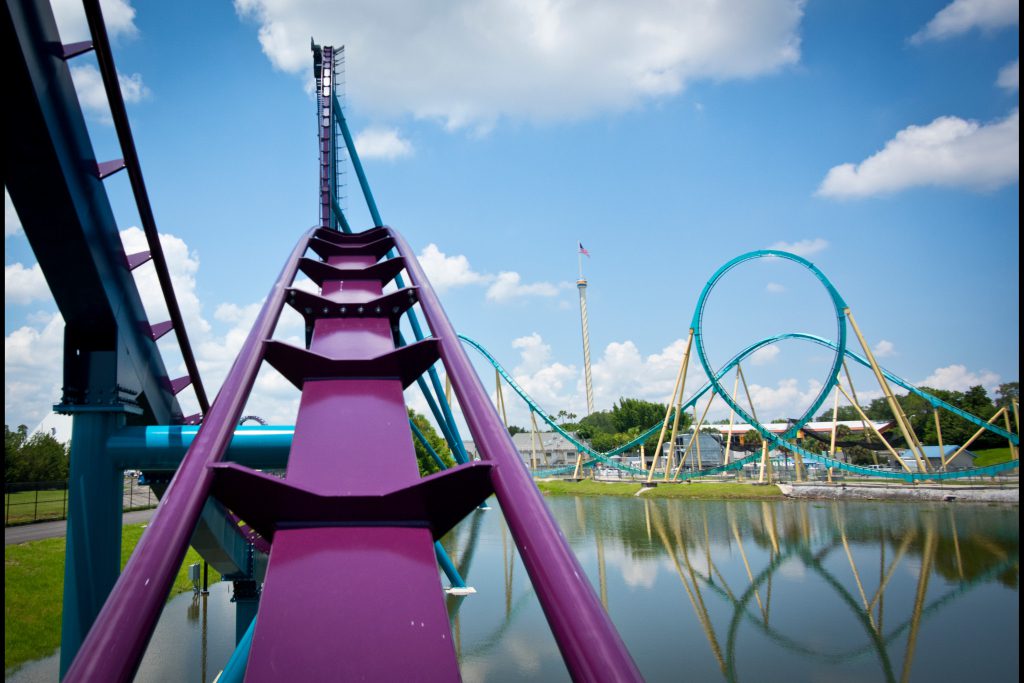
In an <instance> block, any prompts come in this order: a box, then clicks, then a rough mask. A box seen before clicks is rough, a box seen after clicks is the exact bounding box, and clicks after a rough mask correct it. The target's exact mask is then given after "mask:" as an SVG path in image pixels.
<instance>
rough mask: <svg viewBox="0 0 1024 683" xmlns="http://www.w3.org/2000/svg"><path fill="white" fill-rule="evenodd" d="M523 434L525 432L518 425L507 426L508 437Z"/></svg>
mask: <svg viewBox="0 0 1024 683" xmlns="http://www.w3.org/2000/svg"><path fill="white" fill-rule="evenodd" d="M524 432H526V430H525V429H523V428H522V427H520V426H519V425H509V426H508V433H509V436H515V435H516V434H523V433H524Z"/></svg>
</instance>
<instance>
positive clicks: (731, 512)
mask: <svg viewBox="0 0 1024 683" xmlns="http://www.w3.org/2000/svg"><path fill="white" fill-rule="evenodd" d="M548 502H549V505H550V506H551V509H552V511H553V512H554V514H555V516H556V518H557V519H558V521H559V523H560V525H561V526H562V529H563V530H564V531H565V534H566V536H567V538H568V539H569V542H570V544H571V545H572V547H573V550H574V551H575V552H576V554H577V556H578V557H579V559H580V561H581V563H582V564H583V566H584V569H585V570H586V571H587V573H588V575H589V576H590V578H591V581H592V582H593V584H594V587H595V589H596V590H597V591H598V593H599V595H600V596H601V599H602V601H603V602H604V604H605V605H606V608H607V610H608V612H609V613H610V615H611V617H612V619H613V621H614V622H615V624H616V626H617V627H618V628H619V631H620V633H621V634H622V636H623V638H624V639H625V641H626V644H627V646H628V647H629V650H630V652H631V653H632V654H633V657H634V658H635V659H636V661H637V664H638V665H639V667H640V670H641V671H642V672H643V674H644V676H645V677H646V678H647V680H649V681H676V680H684V679H685V680H688V681H721V680H725V681H756V682H759V683H760V682H769V681H780V682H781V681H785V682H786V683H792V682H794V681H901V682H902V681H945V680H960V681H963V680H979V681H986V683H990V682H995V681H1016V680H1018V677H1019V676H1018V671H1019V651H1018V645H1017V641H1018V635H1019V602H1018V598H1019V595H1018V580H1019V518H1018V508H1016V507H995V506H992V507H988V506H979V505H962V504H934V505H922V504H916V503H915V504H903V503H868V502H855V503H847V504H843V503H832V502H825V503H819V502H802V501H801V502H798V501H778V502H703V501H677V500H676V501H672V500H645V499H639V498H603V497H587V498H582V497H581V498H576V497H552V498H549V499H548ZM492 506H493V508H492V509H491V510H487V511H479V510H478V511H476V512H474V513H473V514H472V515H471V516H470V517H469V518H468V519H466V520H465V521H464V522H463V523H462V524H461V525H459V527H457V528H456V529H455V530H454V531H453V532H452V533H450V534H449V535H448V536H447V537H446V538H445V539H444V543H445V545H446V546H447V547H448V548H449V551H450V553H451V554H452V556H453V559H454V560H455V562H456V564H458V565H459V566H460V568H461V569H462V572H463V575H464V576H465V577H466V580H467V583H469V584H470V585H471V586H473V587H474V588H476V590H477V593H476V594H475V595H471V596H468V597H464V598H454V597H449V598H448V610H449V614H450V616H451V618H452V631H453V635H454V638H455V643H456V648H457V651H458V654H459V657H460V660H461V662H462V673H463V676H464V678H465V679H466V680H467V681H519V680H523V679H532V680H541V681H560V680H566V681H567V680H569V676H568V673H567V672H566V670H565V667H564V665H563V664H562V660H561V657H560V656H559V654H558V650H557V647H556V645H555V642H554V639H553V637H552V636H551V632H550V630H549V629H548V627H547V623H546V621H545V620H544V616H543V613H542V612H541V609H540V605H539V604H538V602H537V599H536V596H535V595H534V593H533V591H532V590H531V588H530V584H529V580H528V577H527V576H526V573H525V570H524V569H523V566H522V564H521V563H520V561H519V557H518V553H516V551H515V545H514V544H513V543H512V540H511V537H510V535H509V533H508V531H507V529H506V528H505V525H504V522H503V521H502V517H501V512H500V509H499V508H498V506H497V505H496V504H494V503H493V502H492ZM211 588H212V590H211V594H210V596H209V598H207V599H206V600H205V607H204V600H203V599H202V598H193V596H191V595H182V596H179V597H177V598H175V599H174V600H172V601H171V602H170V603H168V605H167V607H166V608H165V610H164V615H163V618H162V619H161V623H160V625H159V626H158V631H157V634H156V636H155V637H154V639H153V641H152V642H153V643H154V644H153V645H152V646H151V647H150V651H149V652H148V653H147V656H146V659H145V661H144V662H143V664H142V666H141V667H140V671H139V675H138V677H137V680H142V681H204V680H205V681H210V680H212V679H213V678H214V677H215V676H216V675H217V673H218V672H219V671H220V669H221V668H222V667H223V665H224V663H225V662H226V661H227V658H228V656H229V655H230V651H231V649H232V647H233V644H234V605H233V604H232V603H231V602H230V590H229V589H230V586H229V585H227V584H219V585H215V586H213V587H211ZM594 646H595V647H599V646H600V644H599V643H595V644H594ZM204 655H205V656H204ZM55 672H56V662H55V658H50V659H48V660H43V661H41V662H36V663H33V664H31V665H29V666H28V667H26V668H25V669H23V670H22V672H19V675H17V676H16V677H15V679H16V680H54V677H55Z"/></svg>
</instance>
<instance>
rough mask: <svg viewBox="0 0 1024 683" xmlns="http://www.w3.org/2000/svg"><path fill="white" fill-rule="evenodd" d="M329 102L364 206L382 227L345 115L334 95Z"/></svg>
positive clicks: (377, 225)
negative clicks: (361, 190) (350, 160)
mask: <svg viewBox="0 0 1024 683" xmlns="http://www.w3.org/2000/svg"><path fill="white" fill-rule="evenodd" d="M331 102H332V106H333V107H334V117H335V118H336V119H337V121H338V124H339V125H340V126H341V135H342V137H344V138H345V147H347V148H348V155H349V158H350V159H352V168H353V169H354V170H355V172H356V177H357V178H359V186H360V187H361V188H363V197H364V198H365V199H366V208H368V209H369V210H370V218H372V219H373V225H374V226H375V227H378V228H380V227H383V225H384V222H383V221H382V220H381V219H380V212H379V211H377V202H375V201H374V200H373V192H371V191H370V182H369V181H368V180H367V179H366V173H365V172H364V171H363V163H362V162H361V161H359V153H358V152H356V145H355V143H354V142H353V141H352V133H351V132H349V129H348V122H347V121H346V120H345V115H344V114H343V113H341V105H340V104H339V103H338V98H337V97H335V96H334V95H331Z"/></svg>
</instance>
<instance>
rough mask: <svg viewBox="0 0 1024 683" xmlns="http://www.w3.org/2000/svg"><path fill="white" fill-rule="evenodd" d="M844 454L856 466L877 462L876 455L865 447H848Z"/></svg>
mask: <svg viewBox="0 0 1024 683" xmlns="http://www.w3.org/2000/svg"><path fill="white" fill-rule="evenodd" d="M843 452H844V453H846V456H847V457H848V458H849V459H850V462H851V463H853V464H854V465H871V464H874V462H875V455H874V453H873V452H872V451H871V450H869V449H867V448H865V447H864V446H846V447H844V448H843Z"/></svg>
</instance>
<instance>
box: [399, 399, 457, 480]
mask: <svg viewBox="0 0 1024 683" xmlns="http://www.w3.org/2000/svg"><path fill="white" fill-rule="evenodd" d="M409 417H410V418H411V419H412V421H413V422H414V423H415V424H416V426H417V427H418V428H419V430H420V432H421V433H422V434H423V437H424V438H425V439H426V440H427V443H429V444H430V446H431V448H433V449H434V452H435V453H437V455H438V457H439V458H441V462H443V463H444V464H445V466H446V467H454V466H455V459H454V458H452V452H451V450H449V448H448V444H447V443H446V442H445V440H444V438H443V437H442V436H441V435H440V434H438V433H437V431H436V430H435V429H434V426H433V425H432V424H430V422H429V421H428V420H427V418H425V417H424V416H422V415H420V414H419V413H417V412H416V411H414V410H413V409H412V408H409ZM412 440H413V445H414V446H415V447H416V463H417V464H418V465H419V469H420V476H426V475H428V474H433V473H434V472H439V471H440V468H439V467H438V466H437V463H436V462H435V461H434V458H433V457H431V455H430V453H429V452H428V451H427V449H426V447H425V446H424V445H423V444H422V443H420V440H419V439H418V438H417V437H416V435H415V434H414V435H413V437H412Z"/></svg>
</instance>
